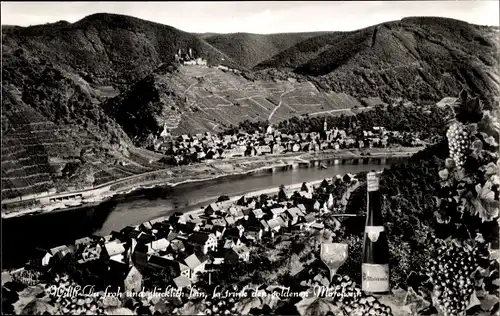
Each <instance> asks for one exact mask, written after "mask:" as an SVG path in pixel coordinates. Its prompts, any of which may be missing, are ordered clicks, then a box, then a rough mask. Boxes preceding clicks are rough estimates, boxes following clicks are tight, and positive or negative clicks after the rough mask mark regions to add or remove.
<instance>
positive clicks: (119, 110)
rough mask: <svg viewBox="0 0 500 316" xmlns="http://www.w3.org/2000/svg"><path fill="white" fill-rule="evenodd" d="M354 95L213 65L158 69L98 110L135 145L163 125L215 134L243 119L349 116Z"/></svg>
mask: <svg viewBox="0 0 500 316" xmlns="http://www.w3.org/2000/svg"><path fill="white" fill-rule="evenodd" d="M353 107H357V108H359V110H362V109H363V108H364V105H363V104H362V103H360V102H359V101H358V100H357V99H355V98H353V97H351V96H348V95H345V94H339V93H325V92H321V91H319V90H318V89H316V87H314V85H312V84H311V83H309V82H297V81H294V80H276V81H262V80H253V79H251V78H248V77H247V76H246V75H245V74H238V73H234V72H231V71H223V70H220V69H215V68H200V67H190V66H180V67H174V66H170V67H162V68H160V69H158V70H157V71H155V72H154V73H153V74H152V75H150V76H148V77H146V78H145V79H143V80H141V81H139V82H138V83H137V84H135V85H134V86H133V87H132V88H131V89H130V90H129V91H128V92H127V93H123V94H121V95H119V96H117V97H115V98H112V99H109V100H108V101H107V102H106V103H105V104H103V108H104V110H105V111H106V113H108V115H109V116H110V117H112V118H113V119H114V120H116V122H118V123H119V124H120V125H121V126H122V127H123V130H124V131H125V132H126V133H127V134H128V136H129V137H130V138H134V139H137V140H139V142H140V143H142V142H143V141H144V139H146V138H147V136H148V135H150V134H154V135H158V133H159V132H160V131H161V128H163V125H164V123H167V127H168V128H169V130H170V131H171V132H172V133H173V134H176V135H179V134H184V133H202V132H207V131H209V132H212V133H213V132H221V131H223V130H225V129H227V128H228V127H230V126H231V125H238V123H240V122H242V121H244V120H251V121H256V120H261V121H266V120H270V121H271V122H272V123H276V122H279V121H281V120H284V119H288V118H291V117H293V116H301V115H304V114H309V115H319V114H323V115H327V114H330V115H337V114H342V113H343V114H349V113H350V114H352V113H354V112H353V111H359V110H355V109H354V110H350V109H352V108H353Z"/></svg>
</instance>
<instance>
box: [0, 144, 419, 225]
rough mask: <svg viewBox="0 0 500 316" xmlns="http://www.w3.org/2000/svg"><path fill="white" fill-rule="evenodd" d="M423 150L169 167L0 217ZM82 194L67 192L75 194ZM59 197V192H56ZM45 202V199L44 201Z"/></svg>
mask: <svg viewBox="0 0 500 316" xmlns="http://www.w3.org/2000/svg"><path fill="white" fill-rule="evenodd" d="M422 149H423V147H409V148H408V147H400V148H370V149H350V150H330V151H322V152H310V153H300V152H299V153H287V154H281V155H269V156H256V157H240V158H232V159H226V160H214V161H207V162H204V163H199V164H193V165H187V166H179V167H172V168H169V169H163V170H158V171H154V172H149V173H145V174H141V175H137V176H133V177H130V178H124V179H122V180H118V181H115V182H113V183H110V184H107V185H105V186H100V187H99V188H95V189H93V190H94V191H92V190H87V191H86V192H85V197H84V198H81V199H76V200H67V201H60V202H55V203H48V204H41V205H40V204H39V205H36V206H33V207H24V208H11V209H9V210H2V218H4V219H7V218H12V217H20V216H26V215H35V214H44V213H49V212H60V211H65V210H68V209H74V208H75V207H79V206H84V207H85V206H89V205H95V204H98V203H101V202H103V201H106V200H108V199H110V198H112V197H114V196H118V195H126V194H129V193H131V192H134V191H136V190H140V189H149V188H155V187H163V186H171V187H175V186H177V185H180V184H185V183H193V182H203V181H209V180H213V179H218V178H222V177H227V176H234V175H246V174H251V173H254V172H258V171H261V170H266V169H274V168H282V167H287V166H297V165H299V164H303V163H310V162H312V161H321V160H327V159H339V160H350V159H389V158H398V157H409V156H411V155H413V154H415V153H416V152H418V151H420V150H422ZM81 193H82V192H71V193H70V194H73V195H76V194H81ZM59 195H61V193H59ZM46 199H47V200H48V198H46Z"/></svg>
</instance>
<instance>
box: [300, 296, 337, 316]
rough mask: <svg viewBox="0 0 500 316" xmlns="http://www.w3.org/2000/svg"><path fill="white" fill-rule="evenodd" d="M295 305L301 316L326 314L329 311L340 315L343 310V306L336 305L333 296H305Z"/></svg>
mask: <svg viewBox="0 0 500 316" xmlns="http://www.w3.org/2000/svg"><path fill="white" fill-rule="evenodd" d="M295 307H296V308H297V310H298V311H299V313H300V315H301V316H309V315H311V316H312V315H326V314H327V313H328V312H332V313H333V314H334V315H338V314H340V312H341V307H340V306H338V305H336V304H335V303H334V302H333V299H332V298H331V297H330V298H328V297H327V298H323V297H317V296H311V297H303V298H302V300H301V301H300V302H298V303H297V304H295Z"/></svg>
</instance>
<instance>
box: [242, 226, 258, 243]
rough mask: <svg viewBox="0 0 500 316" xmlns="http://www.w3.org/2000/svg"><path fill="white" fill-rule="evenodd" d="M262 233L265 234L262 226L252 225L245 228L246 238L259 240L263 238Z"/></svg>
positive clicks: (244, 234)
mask: <svg viewBox="0 0 500 316" xmlns="http://www.w3.org/2000/svg"><path fill="white" fill-rule="evenodd" d="M262 234H263V229H262V228H261V227H258V226H250V227H248V228H247V229H246V230H245V232H244V233H243V236H245V238H246V239H248V240H254V241H257V240H261V239H262Z"/></svg>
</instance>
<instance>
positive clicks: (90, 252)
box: [78, 244, 102, 263]
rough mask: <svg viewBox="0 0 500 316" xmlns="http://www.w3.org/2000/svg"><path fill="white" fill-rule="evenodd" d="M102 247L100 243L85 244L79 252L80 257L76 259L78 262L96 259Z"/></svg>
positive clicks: (99, 255)
mask: <svg viewBox="0 0 500 316" xmlns="http://www.w3.org/2000/svg"><path fill="white" fill-rule="evenodd" d="M101 251H102V247H101V245H99V244H97V245H94V246H92V245H90V244H87V245H86V247H85V248H84V249H83V251H82V253H81V259H79V260H78V263H84V262H89V261H92V260H97V259H99V258H100V257H101Z"/></svg>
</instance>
